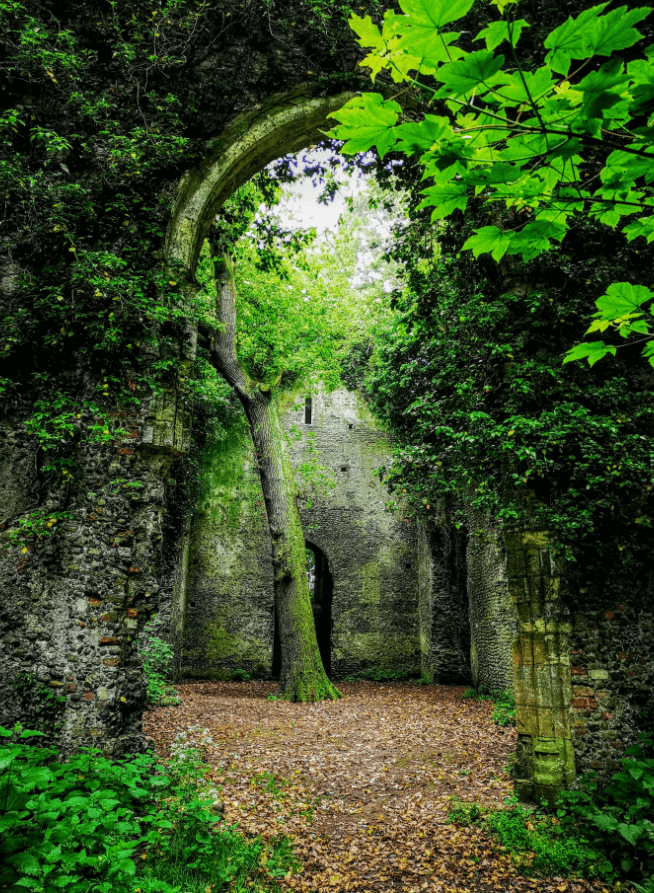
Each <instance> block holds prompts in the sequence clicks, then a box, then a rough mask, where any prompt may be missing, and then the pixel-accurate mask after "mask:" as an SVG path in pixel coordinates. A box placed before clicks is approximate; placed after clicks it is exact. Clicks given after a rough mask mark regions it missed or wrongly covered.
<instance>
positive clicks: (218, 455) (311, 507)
mask: <svg viewBox="0 0 654 893" xmlns="http://www.w3.org/2000/svg"><path fill="white" fill-rule="evenodd" d="M304 400H305V398H304V396H302V397H299V398H298V399H297V400H296V401H289V403H288V405H287V406H286V408H285V410H284V411H283V423H284V426H285V429H286V431H287V433H288V444H287V447H288V449H289V451H290V454H291V459H292V463H293V467H294V470H295V476H296V480H297V484H298V490H299V505H300V515H301V518H302V524H303V528H304V532H305V538H306V539H307V541H308V542H311V543H313V544H314V545H316V546H318V547H319V548H320V549H321V550H322V551H323V552H324V553H325V555H326V556H327V560H328V563H329V569H330V572H331V574H332V576H333V581H334V590H333V600H332V623H333V627H332V644H333V650H332V674H333V675H334V677H335V678H342V677H344V676H348V675H353V674H356V673H359V672H363V671H366V670H372V671H384V670H386V671H389V672H396V671H398V670H404V671H405V672H407V673H411V674H416V675H419V674H420V669H421V668H420V638H419V623H418V576H419V560H420V555H421V553H420V549H419V543H418V537H417V528H416V525H415V524H413V523H412V522H406V521H405V520H404V518H403V517H398V516H394V515H391V514H390V513H388V512H386V509H385V506H386V500H387V498H388V497H387V493H386V490H385V488H384V487H383V486H382V484H381V483H380V481H379V477H378V476H377V475H376V474H375V469H376V468H378V467H379V466H380V465H382V464H383V463H384V462H386V461H387V460H388V457H389V453H390V449H389V444H388V440H387V438H386V435H385V434H384V433H383V432H382V431H380V430H379V428H378V426H377V425H376V424H375V422H374V420H373V419H372V417H371V416H370V414H369V413H368V411H367V410H366V409H365V406H363V405H362V404H361V402H360V401H359V399H358V398H357V397H356V395H355V394H353V393H350V392H348V391H345V390H340V391H337V392H334V393H332V394H313V395H312V421H311V424H309V425H306V424H305V422H304V405H305V404H304ZM303 471H304V472H306V474H304V473H303ZM200 475H201V478H202V495H201V498H200V500H199V502H198V506H197V508H196V513H195V517H194V521H193V525H192V530H191V546H190V558H189V574H188V590H187V608H186V623H185V638H184V649H183V657H182V663H183V667H182V672H183V674H184V675H186V676H194V677H200V678H206V677H212V676H219V677H220V676H228V675H229V674H231V673H233V672H234V671H236V670H245V671H246V672H249V673H254V674H256V675H270V672H271V670H272V650H273V632H274V624H273V572H272V562H271V558H270V540H269V534H268V529H267V522H266V515H265V506H264V502H263V496H262V493H261V487H260V483H259V478H258V470H257V468H256V464H255V459H254V452H253V447H252V441H251V438H250V434H249V431H248V430H247V426H246V423H245V419H244V418H243V417H241V419H240V420H239V422H238V423H237V424H236V426H235V427H234V428H232V429H231V430H230V431H229V433H228V436H227V438H226V439H225V440H224V441H223V442H221V443H219V444H217V445H214V446H211V447H209V448H207V450H206V451H205V454H204V456H203V459H202V465H201V469H200ZM325 475H326V476H327V477H328V478H331V480H332V481H333V483H334V484H335V486H334V487H329V488H327V489H326V490H323V488H321V487H318V488H316V487H315V482H316V479H317V478H319V477H321V476H325Z"/></svg>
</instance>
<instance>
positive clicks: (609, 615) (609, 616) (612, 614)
mask: <svg viewBox="0 0 654 893" xmlns="http://www.w3.org/2000/svg"><path fill="white" fill-rule="evenodd" d="M604 616H605V617H606V619H607V620H613V618H614V617H615V611H605V612H604Z"/></svg>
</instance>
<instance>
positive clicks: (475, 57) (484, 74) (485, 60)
mask: <svg viewBox="0 0 654 893" xmlns="http://www.w3.org/2000/svg"><path fill="white" fill-rule="evenodd" d="M502 65H504V56H494V55H493V54H492V53H489V52H488V50H477V51H476V52H474V53H470V54H469V55H467V56H466V58H465V59H462V60H460V61H458V62H450V63H448V64H447V65H443V66H442V67H441V68H440V69H439V71H438V78H439V80H440V81H442V82H443V84H444V85H445V87H446V89H447V92H448V93H449V94H450V95H453V96H462V95H463V94H464V93H470V92H472V90H475V89H477V90H479V88H485V89H482V90H480V91H479V92H486V91H487V90H489V89H490V87H491V86H492V85H493V84H494V83H496V81H497V73H498V72H499V70H500V69H501V67H502Z"/></svg>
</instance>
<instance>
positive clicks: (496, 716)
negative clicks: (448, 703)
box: [462, 688, 516, 726]
mask: <svg viewBox="0 0 654 893" xmlns="http://www.w3.org/2000/svg"><path fill="white" fill-rule="evenodd" d="M462 697H464V698H472V699H473V700H474V701H492V702H493V713H492V716H491V719H492V720H493V722H494V723H495V725H496V726H514V725H515V724H516V719H515V709H516V708H515V695H514V694H513V692H512V691H511V689H509V688H507V689H505V690H504V691H488V692H485V691H483V690H479V691H478V690H477V689H475V688H466V690H465V691H464V692H463V695H462Z"/></svg>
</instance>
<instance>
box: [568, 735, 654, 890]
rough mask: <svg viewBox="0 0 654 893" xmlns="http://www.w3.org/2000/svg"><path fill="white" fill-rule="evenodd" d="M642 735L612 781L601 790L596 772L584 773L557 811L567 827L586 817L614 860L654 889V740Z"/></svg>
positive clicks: (590, 829) (587, 828) (585, 821)
mask: <svg viewBox="0 0 654 893" xmlns="http://www.w3.org/2000/svg"><path fill="white" fill-rule="evenodd" d="M640 737H641V741H642V743H641V744H635V745H634V746H633V747H628V748H627V750H626V751H625V754H626V756H625V759H623V760H622V765H623V768H622V771H621V772H617V773H616V774H615V775H613V777H612V778H611V782H610V784H609V785H608V786H606V787H605V788H603V789H600V788H599V786H598V784H597V781H596V777H595V776H594V775H593V774H589V775H586V776H584V777H583V778H582V779H581V785H582V787H581V789H580V790H577V791H563V793H562V794H561V797H560V799H559V801H558V803H557V806H558V812H557V815H558V816H559V818H560V819H561V822H562V824H563V825H564V826H565V827H567V828H570V827H573V826H577V825H579V822H580V820H581V823H582V824H583V827H584V830H585V833H587V834H588V836H589V837H591V839H592V840H593V841H594V843H596V845H597V846H600V847H602V849H603V851H604V852H605V853H606V854H607V855H608V856H609V858H610V859H611V860H612V861H613V862H614V864H616V865H619V866H620V868H621V869H622V871H623V872H624V873H625V874H626V875H627V876H628V877H629V878H631V879H634V880H639V879H645V881H646V884H645V887H644V888H643V889H645V890H647V891H648V893H654V891H653V890H652V888H653V887H654V883H653V882H652V878H654V739H653V738H652V735H651V734H642V735H641V736H640ZM647 884H649V887H648V886H647Z"/></svg>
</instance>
